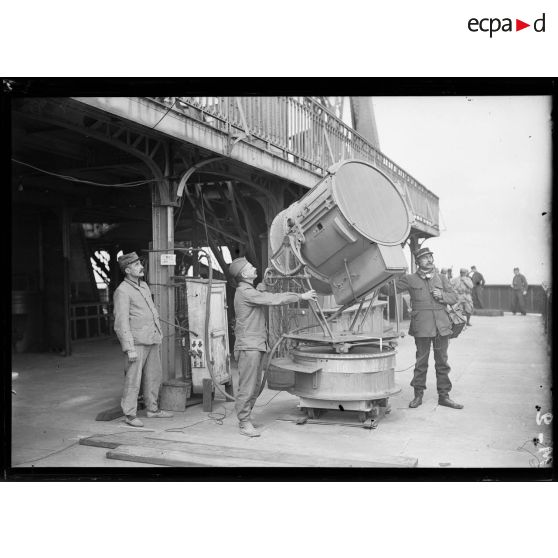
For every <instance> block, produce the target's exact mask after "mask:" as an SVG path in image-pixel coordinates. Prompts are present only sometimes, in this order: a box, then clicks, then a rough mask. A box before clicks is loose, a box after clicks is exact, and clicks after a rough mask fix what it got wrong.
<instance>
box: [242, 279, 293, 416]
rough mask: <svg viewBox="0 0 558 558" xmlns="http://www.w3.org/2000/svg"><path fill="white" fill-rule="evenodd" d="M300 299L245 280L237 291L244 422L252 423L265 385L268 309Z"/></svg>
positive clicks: (291, 294)
mask: <svg viewBox="0 0 558 558" xmlns="http://www.w3.org/2000/svg"><path fill="white" fill-rule="evenodd" d="M299 300H300V295H298V294H296V293H267V292H262V291H260V290H257V289H255V288H254V287H253V285H251V284H250V283H246V282H244V281H242V282H241V283H240V284H239V285H238V287H237V289H236V292H235V296H234V312H235V338H236V339H235V344H234V355H235V358H236V360H237V361H238V372H239V386H238V393H237V394H236V403H235V410H236V414H237V417H238V420H239V421H240V422H244V421H248V420H250V413H251V412H252V408H253V407H254V404H255V403H256V399H257V397H258V390H259V387H260V384H261V374H262V370H261V360H262V356H263V355H264V354H265V352H266V351H267V350H268V349H269V344H268V341H267V327H266V322H265V313H264V308H265V307H266V306H282V305H284V304H291V303H293V302H297V301H299Z"/></svg>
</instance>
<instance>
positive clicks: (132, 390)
mask: <svg viewBox="0 0 558 558" xmlns="http://www.w3.org/2000/svg"><path fill="white" fill-rule="evenodd" d="M118 265H119V266H120V269H121V270H122V272H123V273H124V274H125V275H126V278H125V279H124V281H122V283H120V285H119V286H118V288H117V289H116V291H115V292H114V331H115V332H116V335H117V336H118V340H119V341H120V344H121V346H122V351H123V352H124V353H126V359H125V373H126V377H125V380H124V393H123V394H122V401H121V405H122V411H123V412H124V415H125V416H126V422H127V423H128V424H129V425H130V426H138V427H141V426H143V422H142V421H141V420H140V419H139V418H138V417H137V416H136V414H137V407H138V404H137V401H138V394H139V389H140V386H141V383H142V380H143V386H144V387H143V397H144V399H145V405H146V407H147V417H148V418H169V417H172V416H173V415H172V413H169V412H168V411H162V410H160V409H159V407H158V398H159V389H160V388H161V381H162V378H163V373H162V367H161V341H162V339H163V336H162V333H161V323H160V322H159V313H158V312H157V308H155V304H154V303H153V298H152V297H151V290H150V289H149V286H148V285H147V283H146V282H145V281H144V280H143V279H142V278H143V265H142V263H141V261H140V258H139V257H138V255H137V254H136V253H135V252H130V253H129V254H124V255H123V256H121V257H120V258H118Z"/></svg>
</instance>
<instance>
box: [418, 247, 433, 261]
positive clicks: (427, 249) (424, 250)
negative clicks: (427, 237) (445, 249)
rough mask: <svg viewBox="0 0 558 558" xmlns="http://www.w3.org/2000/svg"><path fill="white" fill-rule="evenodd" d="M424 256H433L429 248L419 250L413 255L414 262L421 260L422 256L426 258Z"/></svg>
mask: <svg viewBox="0 0 558 558" xmlns="http://www.w3.org/2000/svg"><path fill="white" fill-rule="evenodd" d="M426 254H432V255H434V252H432V250H430V248H427V247H426V246H425V247H424V248H419V249H418V250H417V251H416V252H415V253H414V256H415V260H418V259H419V258H421V257H422V256H426Z"/></svg>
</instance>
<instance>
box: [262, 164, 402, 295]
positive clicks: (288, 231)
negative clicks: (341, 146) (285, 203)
mask: <svg viewBox="0 0 558 558" xmlns="http://www.w3.org/2000/svg"><path fill="white" fill-rule="evenodd" d="M410 228H411V219H410V214H409V211H408V209H407V206H406V204H405V201H404V199H403V197H402V196H401V194H400V192H399V190H398V189H397V187H396V186H395V185H394V184H393V182H391V180H390V179H389V178H388V177H387V176H386V175H385V174H384V173H382V172H381V171H379V170H378V169H376V168H375V167H373V166H372V165H371V164H369V163H367V162H364V161H358V160H348V161H343V162H341V163H338V164H337V165H334V166H333V167H331V168H330V169H329V172H328V174H327V175H326V176H325V177H324V178H323V179H322V180H321V181H320V182H318V184H316V186H314V187H313V188H312V189H311V190H310V191H309V192H308V193H307V194H306V195H305V196H304V197H303V198H301V199H300V200H299V201H297V202H295V203H293V204H292V205H291V206H289V207H288V208H287V209H285V210H284V211H282V212H281V213H279V214H278V215H277V216H276V217H275V219H274V220H273V223H272V225H271V228H270V240H269V241H270V248H271V254H272V256H271V264H272V265H273V267H274V268H275V269H276V270H277V271H278V272H279V273H280V274H282V275H294V274H295V273H297V272H298V271H299V270H300V269H301V268H302V267H303V266H306V270H307V272H308V273H309V274H310V276H311V279H310V282H311V285H312V287H313V288H314V289H316V291H317V292H318V293H320V294H322V295H331V294H332V295H333V297H334V298H335V302H336V303H337V304H340V305H343V304H347V303H349V302H351V301H352V300H358V299H359V297H361V296H363V295H364V294H366V293H368V292H370V291H371V290H372V289H375V288H376V287H378V286H380V285H381V284H383V283H385V282H386V281H387V280H389V279H390V278H392V277H393V276H394V275H399V274H401V273H403V272H404V271H405V269H406V267H407V263H406V261H405V257H404V254H403V249H402V247H401V246H402V244H403V243H404V242H405V240H406V239H407V237H408V236H409V231H410Z"/></svg>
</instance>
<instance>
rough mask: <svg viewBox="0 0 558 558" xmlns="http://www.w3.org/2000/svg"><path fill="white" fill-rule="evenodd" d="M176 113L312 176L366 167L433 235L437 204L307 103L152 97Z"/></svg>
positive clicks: (370, 147) (325, 113) (285, 99)
mask: <svg viewBox="0 0 558 558" xmlns="http://www.w3.org/2000/svg"><path fill="white" fill-rule="evenodd" d="M151 100H153V101H156V102H157V103H160V104H162V105H163V106H164V107H166V109H167V110H168V111H176V112H179V113H182V114H185V115H186V116H188V117H189V118H194V119H196V120H198V121H200V122H204V123H205V124H207V125H209V126H211V127H213V128H216V129H218V130H221V131H223V132H226V133H228V134H229V135H230V136H231V137H238V138H241V137H244V138H246V139H247V140H248V141H251V142H252V143H253V144H256V145H259V146H260V147H261V148H263V149H266V150H267V151H270V152H272V153H274V154H276V155H277V156H280V157H282V158H283V159H285V160H288V161H291V162H292V163H294V164H297V165H299V166H301V167H304V168H306V169H308V170H310V171H312V172H315V173H316V174H318V175H322V176H323V175H324V174H325V173H326V171H327V169H328V168H329V167H330V166H331V165H332V164H334V163H337V162H339V161H342V160H345V159H362V160H365V161H368V162H371V163H372V164H373V165H374V166H376V167H377V168H378V169H380V170H381V171H383V172H384V173H385V174H387V175H388V176H389V177H390V179H391V180H392V181H393V182H394V183H395V184H396V185H397V186H398V187H399V189H400V191H401V193H402V195H403V196H404V198H405V199H406V201H407V204H408V205H409V209H410V210H411V213H412V214H413V217H414V219H415V222H418V223H422V224H424V225H427V226H429V227H432V228H434V229H436V230H439V219H438V215H439V200H438V197H437V196H436V195H434V194H433V193H432V192H430V191H429V190H428V189H427V188H426V187H425V186H423V185H422V184H421V183H420V182H418V181H417V180H415V179H414V178H413V177H412V176H411V175H410V174H408V173H407V172H405V171H404V170H403V169H402V168H401V167H400V166H398V165H397V164H395V163H394V162H393V161H392V160H391V159H389V158H388V157H386V156H385V155H384V154H383V153H382V152H381V151H379V150H378V149H376V148H375V147H374V146H373V145H371V144H370V143H369V142H368V141H367V140H366V139H364V138H363V137H362V136H360V135H359V134H358V133H357V132H355V130H353V129H352V128H351V127H350V126H348V125H347V124H345V123H344V122H343V121H342V120H340V119H339V118H337V117H336V116H335V115H334V114H333V113H331V112H330V111H328V109H327V108H325V107H324V106H323V105H321V104H320V103H318V102H317V101H316V100H314V99H312V98H311V97H155V98H151Z"/></svg>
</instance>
